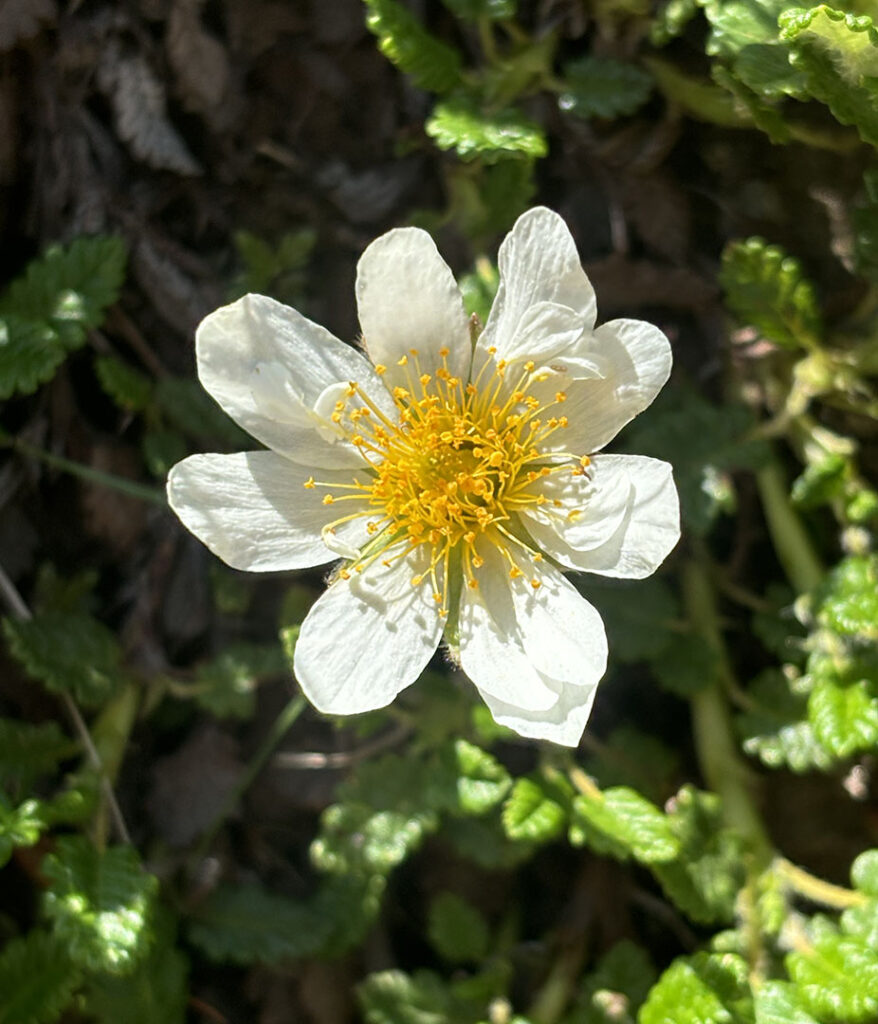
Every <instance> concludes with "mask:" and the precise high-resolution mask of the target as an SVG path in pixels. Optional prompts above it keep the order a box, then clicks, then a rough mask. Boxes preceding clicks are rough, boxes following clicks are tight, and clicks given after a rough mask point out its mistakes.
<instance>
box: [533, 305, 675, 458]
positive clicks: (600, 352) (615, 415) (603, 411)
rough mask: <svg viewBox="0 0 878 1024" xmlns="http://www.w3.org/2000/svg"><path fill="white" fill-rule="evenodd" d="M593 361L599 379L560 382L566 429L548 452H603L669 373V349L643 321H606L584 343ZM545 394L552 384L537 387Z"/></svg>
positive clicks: (547, 446)
mask: <svg viewBox="0 0 878 1024" xmlns="http://www.w3.org/2000/svg"><path fill="white" fill-rule="evenodd" d="M588 344H589V346H590V350H591V352H592V354H593V355H594V357H595V358H596V359H597V360H598V364H599V366H600V367H601V372H602V374H603V377H602V379H591V380H574V381H571V382H570V383H569V384H565V390H566V393H567V401H566V403H565V405H564V414H565V415H566V416H567V418H568V419H569V421H570V426H569V427H568V428H567V429H566V430H564V431H558V432H556V433H555V434H554V435H553V436H552V438H551V440H550V443H548V444H547V445H546V448H547V449H548V450H558V448H559V447H562V446H563V447H566V450H567V451H573V452H577V453H581V454H591V453H592V452H595V451H598V450H599V449H600V448H603V446H604V445H605V444H607V442H609V441H611V440H612V439H613V438H614V437H615V436H616V434H617V433H618V432H619V431H620V430H621V429H622V427H624V426H625V424H626V423H628V422H629V421H630V420H632V419H633V418H634V417H635V416H636V415H637V414H638V413H640V412H643V410H644V409H645V408H646V407H647V406H648V405H649V404H650V403H651V402H652V400H653V399H654V398H655V396H656V395H657V394H658V393H659V391H660V390H661V389H662V387H663V386H664V384H665V382H666V381H667V379H668V377H669V376H670V373H671V345H670V342H669V341H668V339H667V338H666V337H665V335H664V334H663V333H662V332H661V331H660V330H659V329H658V327H654V326H653V325H652V324H650V323H646V322H645V321H643V320H611V321H610V322H609V323H606V324H602V325H601V326H600V327H598V328H597V330H596V331H595V332H594V334H593V335H592V336H591V338H590V339H589V342H588ZM541 387H542V388H543V389H544V393H545V394H549V393H550V392H551V390H552V389H554V388H556V387H557V384H556V383H554V382H552V381H551V380H550V381H547V382H546V383H545V384H543V385H538V386H537V387H535V388H534V389H532V390H533V391H534V394H536V395H537V397H543V395H542V394H541V391H540V388H541Z"/></svg>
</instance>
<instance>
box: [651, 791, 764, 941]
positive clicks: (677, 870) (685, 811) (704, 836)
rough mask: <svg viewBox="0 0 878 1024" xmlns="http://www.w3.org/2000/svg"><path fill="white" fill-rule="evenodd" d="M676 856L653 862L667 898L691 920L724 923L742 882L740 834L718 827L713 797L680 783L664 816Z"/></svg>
mask: <svg viewBox="0 0 878 1024" xmlns="http://www.w3.org/2000/svg"><path fill="white" fill-rule="evenodd" d="M669 818H670V822H671V827H672V829H673V832H674V835H675V836H676V838H677V840H678V841H679V843H680V855H679V857H678V858H677V859H676V860H674V861H671V862H669V863H666V864H653V865H652V871H653V874H654V875H655V876H656V878H658V880H659V881H660V882H661V884H662V887H663V888H664V890H665V892H666V893H667V895H668V897H669V898H670V899H671V900H672V901H673V902H674V903H675V904H676V905H677V906H678V907H679V908H680V909H681V910H682V911H683V913H685V914H686V915H687V916H689V917H690V918H692V920H693V921H698V922H703V923H706V924H707V923H714V922H728V921H731V920H732V919H733V917H734V913H735V899H736V897H737V894H738V891H739V889H740V888H741V886H742V885H743V882H744V861H743V856H742V849H741V842H740V839H739V838H738V837H737V836H736V835H735V834H734V833H732V832H729V831H728V830H726V829H724V828H723V826H722V813H721V804H720V800H719V797H717V796H715V795H714V794H713V793H702V792H699V791H698V790H696V789H694V788H693V787H691V786H684V787H683V789H681V790H680V792H679V793H678V794H677V795H676V797H674V799H673V810H672V813H671V814H670V815H669Z"/></svg>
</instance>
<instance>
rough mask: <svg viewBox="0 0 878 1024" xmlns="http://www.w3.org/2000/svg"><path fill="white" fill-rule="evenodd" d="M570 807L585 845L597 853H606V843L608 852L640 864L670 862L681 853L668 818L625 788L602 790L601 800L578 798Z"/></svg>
mask: <svg viewBox="0 0 878 1024" xmlns="http://www.w3.org/2000/svg"><path fill="white" fill-rule="evenodd" d="M573 807H574V812H575V815H576V819H577V822H578V823H580V824H581V826H582V828H583V832H584V836H585V840H586V842H587V843H589V845H594V846H595V848H596V849H599V850H603V849H606V848H607V846H606V841H607V840H609V843H610V846H609V852H613V853H615V854H617V855H618V851H623V852H624V853H625V854H627V855H630V856H633V857H634V858H635V859H636V860H638V861H640V862H641V863H642V864H660V863H663V862H666V861H670V860H673V859H674V857H676V856H677V854H678V853H679V852H680V843H679V840H678V838H677V836H676V835H675V834H674V832H673V830H672V828H671V824H670V821H669V819H668V816H667V815H666V814H663V813H662V811H660V810H659V809H658V807H656V806H655V804H653V803H650V801H649V800H647V799H646V798H645V797H642V796H641V795H640V794H639V793H638V792H637V791H636V790H633V789H629V788H628V787H627V786H616V787H613V788H611V789H605V790H604V791H603V793H602V794H601V799H597V798H596V797H590V796H584V795H580V796H577V797H576V799H575V800H574V803H573Z"/></svg>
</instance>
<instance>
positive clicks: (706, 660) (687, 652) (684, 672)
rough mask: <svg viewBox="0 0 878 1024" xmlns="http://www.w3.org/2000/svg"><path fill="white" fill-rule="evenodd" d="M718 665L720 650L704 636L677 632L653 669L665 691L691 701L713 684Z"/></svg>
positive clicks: (655, 662)
mask: <svg viewBox="0 0 878 1024" xmlns="http://www.w3.org/2000/svg"><path fill="white" fill-rule="evenodd" d="M717 664H718V658H717V653H716V651H715V650H714V649H713V648H712V647H711V646H710V644H709V643H708V642H707V641H706V640H705V639H704V638H703V637H700V636H698V635H695V634H686V633H674V634H672V636H671V637H670V640H669V643H668V644H667V646H666V647H665V649H664V650H663V651H662V652H661V653H660V654H659V655H658V656H657V657H656V658H655V659H654V660H653V664H652V670H653V672H655V675H656V678H657V679H658V681H659V682H660V683H661V685H662V687H663V688H664V689H665V690H667V691H668V692H669V693H673V694H676V695H677V696H678V697H684V698H688V697H691V696H693V694H696V693H698V692H699V691H701V690H704V689H706V688H707V687H709V686H712V685H713V683H714V681H715V679H716V672H717Z"/></svg>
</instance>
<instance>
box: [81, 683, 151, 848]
mask: <svg viewBox="0 0 878 1024" xmlns="http://www.w3.org/2000/svg"><path fill="white" fill-rule="evenodd" d="M140 695H141V690H140V687H138V686H135V684H134V683H126V684H125V685H124V686H123V687H122V688H121V690H119V692H118V693H116V694H115V695H114V696H113V698H112V700H110V701H109V702H108V703H107V704H106V706H105V707H104V708H103V710H102V711H101V713H100V714H99V715H98V717H97V718H96V719H95V720H94V721H93V722H92V727H91V734H92V739H93V740H94V746H95V750H96V751H97V753H98V758H99V763H100V765H101V768H102V771H103V775H104V779H105V780H106V782H107V783H108V784H109V785H110V786H113V785H115V782H116V777H117V775H118V774H119V769H120V767H121V766H122V761H123V759H124V757H125V751H126V750H127V747H128V739H129V737H130V736H131V730H132V729H133V728H134V722H135V720H136V718H137V712H138V709H139V707H140ZM108 811H109V813H110V814H112V808H111V807H110V805H109V804H107V803H106V799H105V806H104V807H102V808H101V810H100V813H99V814H98V817H97V821H96V823H95V833H96V835H97V845H98V846H99V847H100V848H101V849H103V847H104V846H105V845H106V841H107V834H108V831H109V827H108V826H109V820H108V813H107V812H108ZM128 841H129V842H130V840H128Z"/></svg>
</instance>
